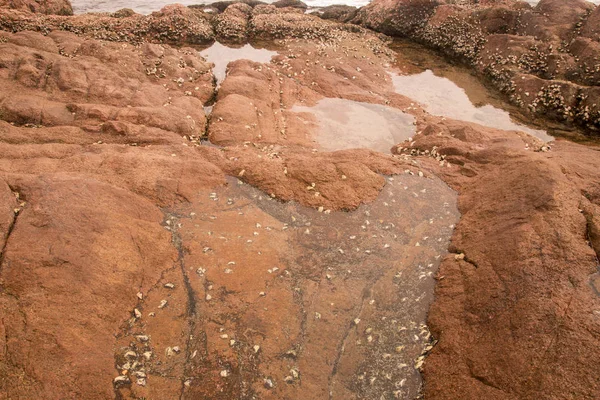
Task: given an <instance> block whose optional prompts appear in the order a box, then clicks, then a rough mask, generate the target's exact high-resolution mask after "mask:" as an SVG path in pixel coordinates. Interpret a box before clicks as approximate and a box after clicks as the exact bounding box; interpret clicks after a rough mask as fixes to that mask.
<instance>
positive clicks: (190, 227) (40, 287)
mask: <svg viewBox="0 0 600 400" xmlns="http://www.w3.org/2000/svg"><path fill="white" fill-rule="evenodd" d="M230 7H231V9H230V10H229V8H230ZM248 7H250V8H248ZM224 10H225V12H223V13H222V14H219V15H216V16H215V15H212V16H211V15H209V14H208V13H203V12H202V11H199V10H198V9H187V8H183V7H179V6H173V7H167V8H165V9H163V10H162V11H161V12H160V13H156V14H153V15H150V16H140V15H136V14H132V13H130V12H127V11H123V12H120V13H116V14H113V15H83V16H75V17H58V16H45V15H40V14H31V13H29V12H23V11H15V10H11V11H6V10H1V11H0V12H1V16H0V26H2V27H3V29H2V30H1V31H0V85H1V87H2V88H3V90H2V91H1V92H0V154H1V156H0V249H1V250H0V251H1V252H0V315H1V316H2V317H1V318H0V349H1V350H0V352H1V353H0V354H2V357H0V393H2V395H0V397H1V396H5V397H6V398H7V399H8V398H23V399H40V398H44V399H62V398H85V399H96V398H97V399H105V398H113V397H114V398H119V399H139V398H148V399H150V398H160V399H175V398H179V399H181V398H189V399H195V398H211V399H231V398H241V399H251V398H264V399H280V398H290V399H296V398H297V399H304V398H330V399H353V398H355V399H381V398H385V399H388V398H389V399H392V398H406V399H412V398H418V397H419V396H421V395H422V394H424V395H425V396H426V397H427V398H440V399H443V398H448V399H455V398H472V399H479V398H502V399H504V398H515V399H516V398H519V399H521V398H526V399H527V398H540V397H542V398H563V397H569V395H570V394H572V397H576V398H590V399H592V398H596V397H598V393H600V389H599V383H598V378H597V377H596V374H595V371H597V370H598V367H600V366H599V365H598V362H599V361H598V360H600V357H598V356H597V354H596V353H597V352H598V351H597V350H596V349H597V348H598V346H597V341H598V340H597V337H598V336H597V334H596V333H597V332H598V331H599V330H600V326H599V322H598V316H597V313H598V307H599V298H598V292H599V288H600V286H599V285H600V284H599V283H598V282H600V279H598V278H597V277H598V272H597V271H598V270H597V267H598V262H597V252H598V249H599V248H600V246H599V245H598V236H599V234H598V232H600V229H599V228H598V226H599V224H598V215H600V214H599V212H598V211H599V210H600V201H599V200H598V199H600V195H599V191H598V185H599V184H600V178H599V176H598V170H599V169H598V167H599V164H600V158H599V156H598V151H597V150H596V149H595V148H594V147H586V146H583V145H577V144H572V143H569V142H564V141H559V142H551V143H549V144H548V143H544V142H542V141H540V140H538V139H536V138H534V137H532V136H530V135H527V134H526V133H523V132H517V131H502V130H498V129H494V128H489V127H487V128H486V127H483V126H480V125H476V124H474V123H469V122H465V121H458V120H451V119H449V118H444V117H440V116H433V115H430V114H429V113H428V112H427V109H426V108H425V107H424V106H423V105H421V104H419V103H417V102H415V101H414V100H413V99H410V98H408V97H405V96H402V95H400V94H398V93H397V92H396V89H395V87H394V84H393V81H392V79H391V77H390V75H388V72H389V69H390V68H391V66H392V64H393V52H392V51H391V50H390V49H389V48H388V47H387V46H386V45H385V44H384V43H383V42H382V40H381V39H380V38H379V37H378V36H377V35H375V34H373V33H371V32H369V31H367V30H366V29H363V28H359V27H352V26H349V25H343V24H337V23H334V22H328V21H322V20H320V19H319V18H317V17H315V16H310V15H304V14H303V13H302V12H299V11H298V10H297V9H293V8H289V7H284V8H280V9H278V8H276V7H274V6H266V5H255V6H254V7H252V6H250V5H246V4H243V5H235V6H231V5H228V7H227V8H224ZM227 10H229V11H227ZM237 27H242V29H241V30H239V31H236V28H237ZM13 31H14V32H13ZM234 32H238V33H240V34H241V36H235V35H233V33H234ZM221 37H222V38H223V39H225V38H229V39H230V40H231V41H237V42H242V43H245V41H246V40H248V39H257V38H266V39H269V40H271V42H270V43H271V46H270V49H271V50H272V51H276V52H277V55H275V56H274V57H272V58H271V60H270V61H269V62H256V61H251V60H244V59H239V60H235V61H232V62H230V63H229V64H228V66H227V73H226V76H225V78H224V80H223V81H222V82H221V84H220V86H219V87H218V88H217V86H216V80H215V72H214V71H213V70H212V65H211V64H210V62H208V61H207V60H205V59H203V58H202V57H201V56H200V51H201V50H200V49H196V48H190V47H186V46H189V45H190V44H197V43H207V42H210V41H212V40H213V39H214V38H221ZM274 38H283V39H282V40H273V39H274ZM159 42H175V43H177V44H178V46H177V47H175V46H170V45H168V44H165V43H159ZM540 79H541V78H540ZM332 99H335V101H338V102H340V101H341V102H343V104H368V106H365V107H367V108H368V110H369V111H370V112H373V113H377V115H378V116H381V114H382V113H384V111H383V110H387V111H389V110H390V109H391V110H394V113H404V114H401V115H405V116H407V117H408V118H411V122H413V121H414V125H411V126H413V127H414V128H415V132H416V134H415V136H414V137H411V138H410V139H409V140H407V141H404V142H401V143H397V144H396V145H395V146H392V150H393V153H394V154H386V153H384V152H382V151H374V150H371V149H367V148H364V147H362V146H361V148H346V149H344V150H336V148H329V149H327V148H324V146H323V145H322V144H319V134H320V132H319V129H318V122H319V121H318V119H311V117H310V115H307V112H306V111H301V112H299V111H298V108H300V109H301V110H306V109H311V108H313V107H315V106H318V104H320V102H323V101H325V102H327V101H331V100H332ZM207 106H208V107H212V112H211V113H209V115H206V114H205V112H204V107H207ZM333 117H335V115H333ZM382 118H383V117H382ZM373 119H375V118H373ZM384 119H385V118H384ZM407 121H408V120H407ZM363 131H367V129H366V128H363ZM363 133H364V132H363ZM366 133H368V132H366ZM378 133H380V132H379V130H373V131H372V134H373V137H377V134H378ZM339 135H340V136H342V135H343V133H340V134H339ZM344 139H347V138H344ZM394 140H396V141H399V140H401V139H394ZM340 142H343V140H340ZM361 143H362V142H361ZM378 150H381V149H378ZM448 185H449V186H450V187H449V186H448ZM452 189H454V190H456V192H455V191H454V190H452ZM457 196H458V197H457ZM461 214H462V217H461ZM459 217H460V220H459ZM448 251H449V252H450V253H448ZM438 267H439V270H438ZM434 286H435V297H433V293H434ZM430 305H431V308H430ZM428 313H429V315H428ZM421 370H423V371H424V378H425V381H424V385H423V383H422V381H421V373H420V371H421ZM565 387H568V388H569V390H570V391H569V395H567V396H565V395H564V393H565V392H564V388H565Z"/></svg>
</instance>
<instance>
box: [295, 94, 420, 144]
mask: <svg viewBox="0 0 600 400" xmlns="http://www.w3.org/2000/svg"><path fill="white" fill-rule="evenodd" d="M291 111H293V112H307V113H311V114H313V115H314V116H315V118H316V120H317V123H318V129H317V132H318V133H317V137H316V140H317V142H318V143H319V145H320V146H321V147H322V148H324V149H325V150H328V151H334V150H344V149H355V148H365V147H366V148H369V149H371V150H375V151H380V152H383V153H389V152H390V149H391V148H392V146H394V145H395V144H397V143H400V142H402V141H404V140H406V139H408V138H409V137H411V136H412V135H414V133H415V126H414V117H413V116H411V115H408V114H405V113H403V112H402V111H400V110H397V109H395V108H391V107H386V106H382V105H378V104H369V103H361V102H358V101H352V100H344V99H331V98H325V99H322V100H320V101H319V102H318V103H317V104H316V105H315V106H314V107H305V106H297V105H296V106H294V107H293V108H292V109H291Z"/></svg>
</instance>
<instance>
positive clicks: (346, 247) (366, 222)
mask: <svg viewBox="0 0 600 400" xmlns="http://www.w3.org/2000/svg"><path fill="white" fill-rule="evenodd" d="M386 181H387V182H386V185H385V187H384V188H383V190H382V192H381V194H380V196H379V197H378V198H377V199H376V200H375V201H374V202H373V203H371V204H365V205H362V206H360V207H359V208H358V209H357V210H355V211H352V212H331V213H327V212H318V211H317V210H315V209H311V208H307V207H304V206H301V205H299V204H297V203H294V202H286V203H282V202H280V201H277V200H274V199H272V198H271V197H270V196H268V195H267V194H265V193H263V192H261V191H259V190H257V189H255V188H253V187H251V186H249V185H247V184H243V183H241V182H240V181H237V180H236V179H229V184H228V185H227V186H224V187H220V188H217V189H216V190H215V192H214V194H211V196H208V195H207V196H202V197H201V200H199V201H200V203H199V204H197V205H196V209H197V210H199V211H198V214H197V216H195V217H194V220H195V222H196V223H198V224H200V222H198V221H202V223H201V224H200V225H196V227H197V228H195V229H194V228H193V225H192V224H191V223H189V224H188V223H184V227H183V229H184V230H185V229H190V228H191V229H194V230H193V231H192V232H189V233H188V234H187V235H184V243H185V240H186V239H185V238H189V240H190V241H195V242H197V241H200V242H201V243H202V246H208V247H209V248H210V249H211V252H210V253H208V255H207V256H204V257H202V258H200V259H201V260H202V259H206V260H205V261H204V263H203V268H205V271H204V274H203V275H204V277H205V279H206V280H207V281H208V282H210V293H212V294H213V300H211V305H210V307H203V309H202V313H203V317H204V319H206V320H209V321H228V322H227V329H228V332H237V333H244V335H246V333H247V332H250V334H252V332H257V331H260V332H261V341H262V343H261V344H263V346H262V347H263V348H262V349H261V351H262V352H263V355H264V354H266V355H267V356H268V357H272V359H271V361H270V363H269V365H268V371H269V373H272V374H275V372H274V371H278V370H283V371H287V370H289V368H290V360H289V359H285V358H283V357H280V356H279V355H280V354H283V353H284V352H285V351H286V350H287V348H289V346H288V347H287V348H286V347H283V346H286V345H285V343H286V341H287V339H286V338H288V337H291V338H296V339H294V340H297V341H298V343H299V345H298V346H299V348H300V349H301V351H300V352H299V353H298V356H297V358H295V359H294V360H293V362H292V363H293V364H292V365H295V366H297V368H298V369H299V371H300V372H301V374H302V375H301V376H302V383H303V385H300V386H298V387H296V388H293V386H291V385H285V386H284V387H283V388H282V389H281V390H284V391H286V390H293V393H294V394H295V395H294V396H291V395H290V396H283V395H282V397H281V398H284V397H285V398H313V397H311V395H312V394H314V392H315V391H317V392H319V393H330V398H334V399H340V398H346V397H342V393H348V391H351V392H352V393H355V394H356V395H357V398H373V399H375V398H376V399H379V398H390V397H389V396H388V397H384V396H385V395H386V394H390V393H392V392H395V393H396V394H397V396H401V397H398V398H405V399H411V398H415V397H416V396H417V394H418V392H419V388H420V384H421V376H420V374H419V373H418V371H416V370H415V368H414V363H415V361H414V360H415V359H416V358H417V357H418V356H419V355H420V354H421V352H422V351H423V349H424V347H425V346H426V345H427V344H428V343H429V340H430V336H429V331H428V329H427V327H426V325H425V323H426V315H427V310H428V308H429V304H430V303H431V301H432V299H433V288H434V284H435V281H434V278H433V276H434V274H435V272H436V270H437V268H438V266H439V263H440V261H441V260H442V259H443V257H444V256H445V254H446V253H447V250H446V249H447V247H448V243H449V240H450V237H451V234H452V231H453V228H454V225H455V224H456V222H457V221H458V218H459V213H458V210H457V205H456V193H455V192H454V191H453V190H451V189H450V188H449V187H448V186H447V185H446V184H444V183H443V182H442V181H441V180H439V179H438V178H432V179H430V178H425V177H418V176H416V175H409V174H403V175H398V176H393V177H386ZM190 222H191V221H190ZM282 225H283V226H282ZM207 231H208V232H209V233H208V234H207ZM253 231H254V234H253V233H252V232H253ZM264 257H269V258H268V261H265V260H264V259H263V258H264ZM231 260H233V261H234V262H229V261H231ZM228 262H229V263H228ZM230 264H231V265H230ZM267 266H268V268H272V269H269V270H268V271H267V270H266V268H267ZM274 267H277V268H274ZM191 284H192V285H196V286H195V287H194V288H195V290H196V291H197V293H204V292H205V291H206V293H209V292H208V291H207V289H206V285H204V286H203V282H202V281H197V280H196V279H191ZM258 291H264V293H265V297H264V300H262V299H263V298H260V297H258V299H257V296H256V293H257V292H258ZM216 293H227V294H228V295H227V296H217V295H215V294H216ZM292 295H293V297H294V300H293V301H288V300H287V299H288V298H289V297H291V296H292ZM269 298H276V299H277V300H276V301H274V302H271V303H268V302H267V300H268V299H269ZM240 299H243V300H244V301H245V302H244V304H245V306H244V307H241V309H238V307H239V304H240V303H239V302H240ZM246 302H247V303H246ZM234 309H235V310H237V311H236V314H235V315H236V318H231V315H232V314H231V312H232V310H234ZM298 316H300V319H299V318H298ZM273 321H276V325H274V324H275V323H274V322H273ZM356 321H360V323H358V322H356ZM270 326H273V327H274V328H273V329H272V330H268V327H270ZM367 328H369V329H370V330H372V331H373V337H371V336H370V335H369V331H365V330H366V329H367ZM365 332H366V333H365ZM275 334H277V335H282V337H281V339H280V340H279V339H278V338H276V337H273V336H272V335H275ZM373 338H375V340H372V339H373ZM236 339H237V338H236ZM280 342H281V343H282V344H281V346H282V348H277V345H276V344H278V343H280ZM270 343H271V344H270ZM398 347H400V348H401V349H402V350H401V351H398V350H396V349H398ZM340 348H342V349H343V351H339V349H340ZM233 351H235V352H238V351H240V353H238V354H234V355H233V356H232V355H229V357H237V358H239V359H243V358H240V357H241V355H240V354H243V352H242V351H241V350H239V349H238V347H237V346H236V348H235V349H234V350H233ZM221 361H224V360H221ZM258 368H260V369H262V368H264V367H263V366H259V367H258ZM248 370H250V371H251V369H250V368H248ZM261 372H263V371H261ZM261 372H259V373H261ZM278 376H279V374H278ZM322 376H325V377H326V378H325V379H323V378H322ZM251 377H252V376H251ZM372 377H378V379H371V378H372ZM244 378H245V379H248V380H251V379H250V378H248V375H246V376H245V377H244ZM252 378H253V379H254V377H252ZM289 388H293V389H289ZM290 393H291V392H290ZM319 398H323V397H319ZM325 398H326V397H325Z"/></svg>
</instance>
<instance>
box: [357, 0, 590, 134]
mask: <svg viewBox="0 0 600 400" xmlns="http://www.w3.org/2000/svg"><path fill="white" fill-rule="evenodd" d="M448 3H450V2H448ZM597 14H598V7H595V6H594V5H593V4H592V3H589V2H586V1H583V0H569V1H562V0H541V1H540V2H539V3H538V4H537V5H536V6H535V7H533V8H532V7H531V6H529V5H528V4H526V3H523V2H471V1H466V2H462V3H460V4H458V3H457V4H454V3H452V4H446V2H443V1H434V0H401V1H386V0H381V1H375V2H373V3H371V4H370V5H368V6H366V7H364V8H362V9H361V10H360V12H359V13H358V15H357V16H356V17H355V18H354V19H353V22H354V23H359V24H362V25H363V26H366V27H368V28H371V29H375V30H377V31H380V32H383V33H386V34H389V35H392V36H403V37H409V38H412V39H413V40H417V41H419V42H421V43H424V44H426V45H427V46H429V47H432V48H435V49H437V50H439V51H440V52H442V53H444V54H446V55H447V56H449V57H451V58H453V59H457V60H462V62H464V63H466V64H468V65H470V66H471V67H472V68H473V69H474V70H476V71H477V72H478V73H479V74H480V75H481V76H483V77H485V78H486V79H487V80H488V81H489V82H490V83H492V84H493V85H494V86H495V87H496V88H497V89H499V90H501V91H502V92H504V93H505V94H506V95H507V96H508V98H509V99H510V100H511V102H512V103H514V104H516V105H518V106H520V107H522V108H524V109H525V110H527V111H529V112H531V113H534V114H535V113H537V114H541V115H544V116H545V117H546V118H553V119H556V120H558V121H562V122H565V123H567V124H576V125H579V126H582V127H584V128H585V129H587V130H588V132H589V134H591V135H596V134H597V132H598V129H600V108H599V105H598V102H597V98H598V93H597V86H598V85H599V84H600V81H599V80H598V79H599V75H598V73H599V71H600V69H599V68H600V46H599V42H598V35H597V32H596V28H594V27H595V26H597V24H595V23H594V21H596V19H597V18H596V15H597Z"/></svg>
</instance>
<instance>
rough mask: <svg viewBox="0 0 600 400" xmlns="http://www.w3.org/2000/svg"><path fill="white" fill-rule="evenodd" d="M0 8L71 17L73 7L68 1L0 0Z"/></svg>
mask: <svg viewBox="0 0 600 400" xmlns="http://www.w3.org/2000/svg"><path fill="white" fill-rule="evenodd" d="M0 8H12V9H15V10H25V11H31V12H33V13H40V14H56V15H73V7H71V3H70V2H69V0H0Z"/></svg>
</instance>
